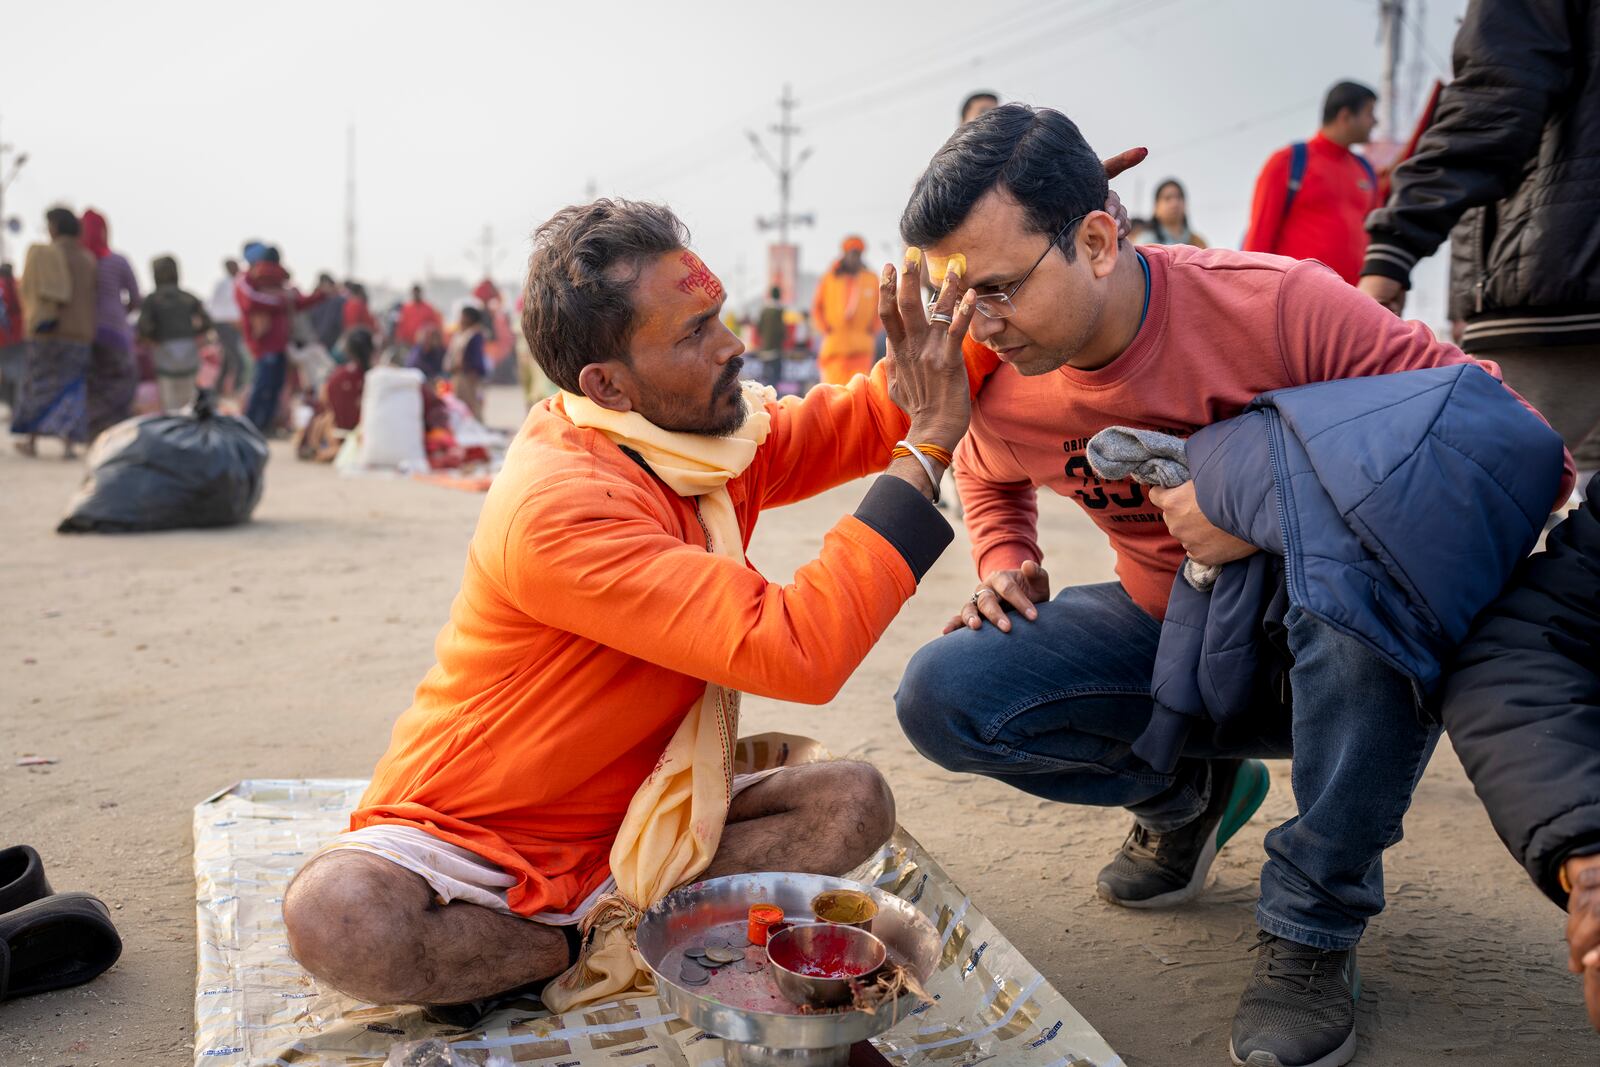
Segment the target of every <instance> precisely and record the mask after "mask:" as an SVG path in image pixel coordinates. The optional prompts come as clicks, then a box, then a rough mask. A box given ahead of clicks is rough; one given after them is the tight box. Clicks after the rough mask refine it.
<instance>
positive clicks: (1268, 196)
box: [1244, 82, 1378, 285]
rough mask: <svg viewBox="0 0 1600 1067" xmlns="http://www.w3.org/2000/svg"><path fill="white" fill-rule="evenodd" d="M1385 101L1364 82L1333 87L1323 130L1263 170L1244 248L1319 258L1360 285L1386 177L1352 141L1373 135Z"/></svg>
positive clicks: (1274, 158) (1276, 154) (1324, 111)
mask: <svg viewBox="0 0 1600 1067" xmlns="http://www.w3.org/2000/svg"><path fill="white" fill-rule="evenodd" d="M1377 102H1378V94H1377V93H1374V92H1373V91H1372V90H1371V89H1369V88H1367V87H1366V86H1365V85H1361V84H1359V83H1357V82H1340V83H1339V84H1338V85H1335V86H1334V87H1333V88H1332V89H1329V90H1328V96H1327V98H1326V99H1325V100H1324V101H1323V104H1322V129H1321V130H1319V131H1317V135H1316V136H1315V137H1313V138H1311V140H1309V141H1301V142H1299V143H1297V144H1292V145H1285V146H1284V147H1282V148H1280V149H1278V150H1277V151H1276V152H1274V153H1273V154H1272V156H1271V157H1270V158H1269V159H1268V160H1267V163H1266V166H1264V167H1262V168H1261V176H1260V177H1259V178H1257V179H1256V192H1255V198H1254V199H1253V201H1252V202H1251V205H1250V230H1249V232H1248V233H1246V234H1245V238H1244V251H1246V252H1271V253H1272V254H1274V255H1279V256H1288V257H1289V258H1291V259H1315V260H1317V261H1319V262H1321V263H1323V264H1325V265H1327V266H1329V267H1332V268H1333V270H1334V273H1336V274H1338V275H1339V276H1340V277H1341V278H1343V279H1344V280H1345V281H1347V282H1349V283H1350V284H1351V285H1354V284H1355V283H1356V279H1357V278H1359V277H1360V276H1361V259H1362V256H1363V255H1365V254H1366V250H1367V232H1366V229H1365V224H1366V221H1367V214H1368V213H1369V212H1371V211H1373V210H1375V209H1376V208H1377V207H1378V180H1377V177H1376V176H1375V175H1374V174H1373V170H1372V165H1371V164H1370V163H1368V162H1367V161H1366V159H1364V158H1363V157H1361V156H1359V155H1357V154H1356V153H1354V152H1352V151H1350V146H1351V145H1356V144H1366V143H1367V142H1368V141H1370V140H1371V139H1372V129H1373V127H1374V126H1376V125H1377V124H1378V120H1377V119H1376V118H1375V117H1374V116H1373V109H1374V108H1375V107H1376V106H1377Z"/></svg>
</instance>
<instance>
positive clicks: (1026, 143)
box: [900, 104, 1107, 260]
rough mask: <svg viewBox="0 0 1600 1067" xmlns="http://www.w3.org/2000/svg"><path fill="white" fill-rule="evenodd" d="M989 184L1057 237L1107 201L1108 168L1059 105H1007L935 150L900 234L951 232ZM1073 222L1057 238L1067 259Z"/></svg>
mask: <svg viewBox="0 0 1600 1067" xmlns="http://www.w3.org/2000/svg"><path fill="white" fill-rule="evenodd" d="M991 189H997V190H999V191H1000V192H1001V193H1002V194H1003V195H1005V196H1007V197H1009V198H1010V199H1012V200H1015V201H1016V202H1017V203H1018V204H1020V205H1021V206H1022V208H1023V210H1024V211H1025V212H1026V213H1027V218H1028V224H1029V226H1030V227H1031V228H1032V229H1033V230H1034V231H1035V232H1037V233H1041V234H1043V235H1045V236H1046V237H1051V236H1054V235H1055V233H1056V232H1057V231H1058V230H1060V229H1061V228H1062V227H1063V226H1065V225H1066V224H1067V222H1068V221H1069V220H1071V219H1074V218H1077V217H1078V216H1080V215H1087V214H1088V213H1089V212H1091V211H1098V210H1100V209H1102V208H1104V207H1105V204H1106V189H1107V183H1106V171H1105V167H1104V166H1103V165H1102V164H1101V163H1100V157H1098V156H1097V155H1095V154H1094V150H1093V149H1091V148H1090V147H1089V142H1087V141H1085V140H1084V139H1083V134H1081V133H1079V132H1078V127H1077V126H1076V125H1074V124H1073V122H1072V120H1071V119H1069V118H1067V116H1065V115H1063V114H1062V113H1061V112H1059V111H1052V110H1051V109H1049V108H1042V107H1041V108H1035V107H1029V106H1028V105H1027V104H1002V105H1001V106H999V107H997V108H994V109H992V110H990V111H986V112H984V113H983V114H982V115H980V116H978V117H977V118H975V119H973V120H972V121H971V122H969V123H967V124H966V125H965V126H963V127H961V128H960V129H959V130H957V131H956V132H955V133H953V134H951V135H950V139H949V140H948V141H946V142H945V143H944V147H942V148H940V149H939V151H938V152H936V153H934V156H933V159H932V161H930V162H929V163H928V169H927V170H925V171H923V172H922V177H920V178H918V179H917V184H916V187H915V188H913V189H912V191H911V200H910V202H909V203H907V204H906V210H905V213H904V214H903V215H901V216H900V236H901V237H902V238H903V239H904V240H905V242H906V243H907V244H911V245H917V246H920V247H926V246H928V245H933V244H937V243H938V242H940V241H942V240H943V239H944V238H946V237H948V236H950V234H952V233H954V232H955V231H956V229H957V228H958V227H959V226H960V225H961V224H962V223H963V222H964V221H966V218H967V216H968V215H969V214H970V213H971V212H972V208H973V205H974V204H976V203H977V202H978V201H979V200H980V199H982V198H983V196H984V194H985V193H987V192H989V191H990V190H991ZM1076 230H1077V227H1076V226H1073V227H1072V228H1071V229H1069V230H1068V231H1067V232H1066V233H1063V234H1062V235H1061V239H1060V241H1059V244H1060V246H1061V250H1062V252H1063V254H1065V255H1066V257H1067V258H1068V259H1069V260H1070V259H1071V258H1072V256H1073V235H1074V233H1075V232H1076Z"/></svg>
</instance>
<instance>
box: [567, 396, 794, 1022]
mask: <svg viewBox="0 0 1600 1067" xmlns="http://www.w3.org/2000/svg"><path fill="white" fill-rule="evenodd" d="M774 396H775V394H774V393H773V391H772V390H771V389H770V388H767V387H765V386H760V385H756V384H755V383H753V382H746V383H745V384H744V402H745V410H746V411H747V412H748V414H747V415H746V417H745V420H744V424H743V425H742V426H740V428H739V429H738V430H737V431H736V432H734V433H733V434H732V435H731V436H728V437H707V436H704V435H701V434H690V433H675V432H673V431H670V430H663V429H661V428H660V427H658V426H656V425H654V424H653V423H651V422H650V421H649V420H648V419H646V418H645V417H644V416H643V415H640V414H639V413H638V412H626V413H621V412H616V411H611V410H609V409H607V408H603V407H601V406H600V405H598V404H596V403H595V402H594V401H592V400H590V399H589V398H588V397H583V396H576V395H574V394H572V393H563V394H562V395H561V403H562V405H563V407H564V408H565V409H566V413H567V417H568V418H570V419H571V420H572V423H573V425H574V426H579V427H586V428H589V429H595V430H599V431H600V432H601V433H603V434H605V435H606V436H607V437H608V438H610V439H611V440H612V441H614V442H616V443H617V444H619V445H624V446H626V447H628V448H630V449H632V450H633V451H635V452H637V453H638V454H639V456H640V457H641V458H642V459H643V460H644V461H645V463H647V464H649V466H650V469H651V470H652V471H654V472H655V474H656V476H657V477H659V478H660V479H661V480H662V481H663V482H666V483H667V486H668V487H669V488H671V489H672V491H673V492H675V493H677V494H678V495H679V496H688V497H695V498H696V500H697V502H698V506H699V510H700V517H701V520H702V521H703V522H704V523H705V527H706V533H707V534H708V535H709V537H710V540H711V551H712V552H715V553H717V554H719V555H723V556H728V557H730V558H732V559H737V560H741V561H742V560H743V559H744V537H743V534H742V532H741V531H740V529H739V522H738V518H737V516H736V515H735V514H734V510H733V501H732V499H731V498H730V497H729V495H728V489H727V484H728V482H730V481H732V480H733V479H734V478H737V477H738V476H739V475H741V474H743V473H744V471H745V469H746V468H748V467H749V466H750V464H751V462H752V461H753V460H754V459H755V457H756V449H757V448H759V447H760V446H761V444H762V442H764V441H765V440H766V439H767V433H768V431H769V430H770V429H771V426H772V418H771V416H770V415H768V414H767V411H766V401H768V400H769V399H772V398H774ZM738 736H739V694H738V693H737V692H735V691H733V690H729V689H724V688H722V686H720V685H712V684H710V683H708V684H707V685H706V691H705V693H704V694H703V695H702V696H701V697H700V699H699V701H698V702H696V704H695V706H694V707H693V708H691V709H690V711H689V714H688V715H687V716H685V717H684V720H683V722H682V723H681V724H679V726H678V729H677V732H676V733H674V734H673V735H672V740H671V741H669V742H667V748H666V751H665V752H663V753H662V754H661V758H660V759H659V760H658V761H657V762H656V766H655V770H653V771H651V772H650V776H649V777H648V778H646V779H645V780H644V784H643V785H641V786H640V787H639V789H638V792H636V793H634V795H633V800H632V801H630V802H629V804H628V813H627V815H625V816H624V817H623V820H622V826H621V828H620V829H619V830H618V831H617V840H616V843H615V844H613V845H612V846H611V875H612V877H613V878H615V879H616V880H617V891H616V893H614V894H612V895H609V896H607V897H605V898H604V899H602V900H601V901H600V902H599V903H598V904H596V905H595V907H594V909H593V910H592V911H591V912H590V913H589V914H588V915H586V916H584V918H583V923H582V930H583V933H584V935H585V942H584V949H583V952H582V953H581V954H580V956H579V957H578V961H577V962H576V963H575V964H573V966H572V967H571V968H570V969H569V970H568V971H567V972H566V973H565V974H563V975H562V976H561V977H560V978H558V979H556V980H555V981H554V982H551V983H550V984H549V985H548V986H546V987H545V991H544V995H543V998H542V999H543V1000H544V1003H545V1005H546V1006H547V1007H548V1008H549V1009H550V1010H551V1011H554V1012H557V1013H561V1012H566V1011H569V1010H571V1009H572V1008H574V1007H576V1006H577V1005H579V1004H590V1003H594V1002H595V1001H600V1000H607V999H610V998H613V997H617V996H620V995H628V994H630V993H653V992H655V983H654V982H653V981H652V979H651V977H650V972H649V971H648V970H646V969H645V966H644V962H643V960H641V959H640V958H639V953H638V950H637V949H636V948H635V947H634V929H635V927H637V926H638V923H639V918H640V916H641V915H642V914H643V913H644V911H645V909H647V908H649V907H650V906H651V905H652V904H654V903H655V902H656V901H658V900H660V899H661V898H662V897H664V896H666V895H667V894H668V893H669V892H671V891H672V890H673V889H675V888H677V887H678V886H680V885H682V884H683V883H685V882H687V881H690V880H691V879H693V878H695V877H696V876H698V875H699V874H700V873H701V872H702V871H704V870H705V869H706V868H707V867H708V866H709V865H710V863H711V857H712V856H714V855H715V854H716V851H717V846H718V844H719V843H720V842H721V840H722V828H723V826H724V825H725V824H726V823H727V820H728V805H729V803H730V802H731V800H732V796H733V752H734V743H735V741H736V740H737V738H738Z"/></svg>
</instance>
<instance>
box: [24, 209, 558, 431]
mask: <svg viewBox="0 0 1600 1067" xmlns="http://www.w3.org/2000/svg"><path fill="white" fill-rule="evenodd" d="M45 225H46V230H47V234H48V238H49V239H48V241H44V242H40V243H38V244H35V245H33V246H32V247H30V248H29V249H28V251H27V254H26V258H25V259H24V262H23V267H22V271H21V273H20V274H18V273H17V271H16V270H15V268H14V267H13V266H12V265H11V264H10V263H6V264H4V265H0V403H4V404H6V405H7V407H9V409H10V428H11V432H12V434H13V436H14V438H15V443H16V447H17V450H18V451H20V452H22V453H23V454H25V455H28V456H37V455H39V441H40V439H41V438H55V439H58V440H59V441H60V442H61V454H62V455H63V456H64V457H65V458H68V459H71V458H74V457H76V456H77V455H78V449H79V447H80V446H82V445H84V444H86V443H88V442H90V441H92V440H93V439H94V438H95V437H96V436H97V435H98V434H100V433H101V432H102V431H104V430H105V429H107V428H108V427H110V426H113V425H115V424H117V423H119V422H121V421H123V420H124V419H127V418H128V417H129V416H130V415H138V414H153V413H176V412H181V411H184V410H186V409H188V408H189V407H190V406H191V405H193V403H194V401H195V399H196V397H197V396H198V393H199V390H200V388H201V387H202V386H204V387H205V388H206V389H208V390H210V391H211V392H212V393H213V395H214V396H215V397H216V398H217V399H218V400H219V402H220V403H221V404H223V405H224V408H225V409H230V408H231V409H233V410H237V412H238V413H239V414H242V415H243V416H244V417H246V418H247V419H248V420H249V421H250V422H251V423H252V424H253V425H254V426H255V427H256V429H257V430H259V431H260V432H261V433H263V434H264V435H267V436H269V437H271V436H286V435H290V434H297V435H299V436H300V438H301V448H300V453H301V455H302V456H306V457H308V458H310V457H312V456H315V457H318V458H324V459H326V458H330V457H329V456H328V455H327V454H326V453H327V448H326V445H327V444H328V443H329V442H330V441H332V440H333V439H334V438H336V437H338V438H342V437H343V436H344V435H347V434H348V433H350V432H351V431H353V430H354V429H355V427H356V424H357V423H358V422H359V402H360V384H361V381H362V379H363V378H364V375H365V373H366V371H367V370H369V369H370V368H371V367H372V366H375V365H389V366H395V367H406V368H412V369H414V370H416V371H418V372H419V373H420V375H421V378H422V380H423V383H424V385H425V387H426V391H427V392H428V394H429V397H430V402H429V403H428V404H427V405H426V407H427V412H426V415H427V418H426V420H425V422H426V426H425V428H426V429H427V430H429V431H436V430H439V429H440V428H442V427H446V426H448V425H449V420H448V419H446V418H444V417H443V415H442V414H441V406H442V405H445V404H446V398H452V397H453V398H454V400H455V401H457V402H459V403H460V405H462V408H463V409H464V410H465V411H466V412H467V413H470V415H471V416H472V417H473V418H474V419H476V420H478V421H480V422H482V421H483V420H484V418H485V410H484V385H485V383H486V382H487V381H488V380H489V378H490V375H491V373H492V370H493V367H494V365H495V364H497V363H499V362H500V361H501V360H504V359H508V358H511V356H512V354H513V353H514V351H515V347H516V344H515V340H516V331H513V330H512V329H511V327H510V321H509V319H508V317H507V310H508V309H507V308H506V307H505V301H504V299H503V297H502V295H501V293H500V290H499V288H498V286H496V285H495V284H494V282H493V281H491V280H488V279H485V280H483V281H482V282H481V283H480V284H479V285H478V286H477V288H476V289H475V290H474V292H473V294H472V296H471V297H470V298H469V299H468V300H465V301H463V302H461V306H460V307H459V308H458V309H456V313H455V314H454V316H453V317H452V318H451V319H450V320H449V321H447V320H446V317H445V316H444V315H443V314H442V313H441V312H440V311H439V309H438V308H436V307H435V306H434V305H433V304H431V303H429V301H428V299H427V297H426V295H425V293H424V291H423V288H422V286H420V285H416V286H413V287H412V288H411V291H410V297H409V299H407V300H405V301H403V302H401V301H396V302H395V304H394V305H393V306H392V307H391V308H389V309H388V310H387V311H386V312H384V313H382V314H375V313H374V311H373V308H372V306H371V299H370V296H369V294H368V291H367V288H366V287H365V286H364V285H363V284H362V283H361V282H358V281H356V280H354V279H349V280H346V281H345V282H343V283H342V284H341V283H340V282H338V281H336V280H335V279H334V277H333V276H332V275H331V274H328V273H325V272H324V273H322V274H320V275H319V276H318V277H317V280H316V284H315V285H314V286H313V287H311V288H310V289H309V290H306V291H301V290H300V289H299V288H297V287H296V286H295V285H294V284H293V281H292V278H291V275H290V273H289V271H288V269H287V268H286V267H285V265H284V263H283V256H282V253H281V252H280V250H279V249H278V248H277V247H274V246H272V245H269V244H267V243H265V242H262V241H249V242H246V243H245V244H244V246H243V249H242V251H241V254H240V256H239V258H237V259H235V258H229V259H227V260H225V261H224V262H223V265H222V267H223V274H222V276H221V277H220V278H219V279H218V280H217V281H216V282H215V284H214V285H212V286H211V288H210V290H209V293H208V295H207V296H206V297H205V298H203V299H202V298H201V297H200V296H199V295H197V294H196V293H195V292H192V291H191V290H190V289H189V288H187V287H185V286H184V284H183V283H182V279H181V277H180V271H179V264H178V261H177V259H176V257H174V256H171V255H161V256H157V257H155V259H154V260H153V261H152V262H151V264H150V272H151V277H152V278H153V280H154V283H155V287H154V289H153V290H151V291H149V292H148V293H147V292H144V291H142V290H141V287H140V285H139V281H138V278H137V276H136V274H135V272H134V269H133V267H132V264H131V263H130V262H129V260H128V258H127V257H126V256H124V255H122V254H120V253H118V252H116V251H114V250H113V249H112V248H111V245H110V228H109V225H108V223H107V221H106V218H105V216H104V214H102V213H101V212H98V211H94V210H88V211H85V212H83V213H82V214H81V215H79V214H76V213H74V212H72V211H71V210H69V209H67V208H64V207H57V208H52V209H51V210H50V211H49V212H48V213H47V214H46V218H45ZM515 362H516V365H517V366H518V367H519V369H526V368H529V367H531V366H532V363H531V361H527V360H516V361H515ZM524 377H526V376H524ZM524 385H525V391H526V398H527V399H528V401H529V402H530V403H531V402H532V401H533V400H534V399H536V398H537V396H540V395H544V394H545V393H547V392H548V391H549V389H548V386H547V385H546V384H543V383H539V382H536V381H526V382H525V383H524ZM142 387H143V388H142ZM434 401H437V402H438V403H434ZM324 416H327V417H324ZM313 425H314V426H315V428H316V433H315V434H312V433H311V429H312V426H313ZM308 442H310V446H309V447H308Z"/></svg>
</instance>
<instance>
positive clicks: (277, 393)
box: [234, 242, 323, 437]
mask: <svg viewBox="0 0 1600 1067" xmlns="http://www.w3.org/2000/svg"><path fill="white" fill-rule="evenodd" d="M258 245H259V242H252V244H251V245H250V246H246V252H245V262H246V263H249V264H250V268H249V269H248V270H245V271H242V272H240V274H239V277H238V278H237V280H236V281H235V284H234V295H235V298H236V299H237V301H238V304H239V311H240V312H241V316H240V321H241V322H242V323H243V324H244V336H245V343H246V344H247V345H249V347H250V353H251V355H253V356H254V357H255V361H256V363H255V369H254V374H253V376H252V377H251V379H250V399H249V401H248V403H246V405H245V415H246V417H248V418H249V420H250V421H251V422H252V423H254V424H255V427H256V429H258V430H260V431H261V432H262V433H263V434H264V435H266V436H269V437H270V436H271V435H272V433H273V431H274V430H275V429H276V427H277V426H278V425H279V423H280V422H281V421H283V416H284V412H283V410H282V402H283V398H284V395H285V394H284V386H285V384H286V383H287V382H288V379H289V341H290V339H291V336H292V334H293V328H294V316H295V313H296V312H299V311H304V310H305V309H306V308H308V307H311V306H312V305H314V304H316V303H318V302H320V301H321V300H322V299H323V294H322V293H320V292H317V291H316V290H312V291H311V292H310V293H305V294H301V293H300V292H298V291H297V290H296V289H294V288H293V287H292V286H291V285H290V284H289V272H288V271H286V270H284V268H283V263H282V256H281V255H280V253H279V252H278V250H277V249H276V248H269V247H265V246H260V247H259V248H257V247H255V246H258Z"/></svg>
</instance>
